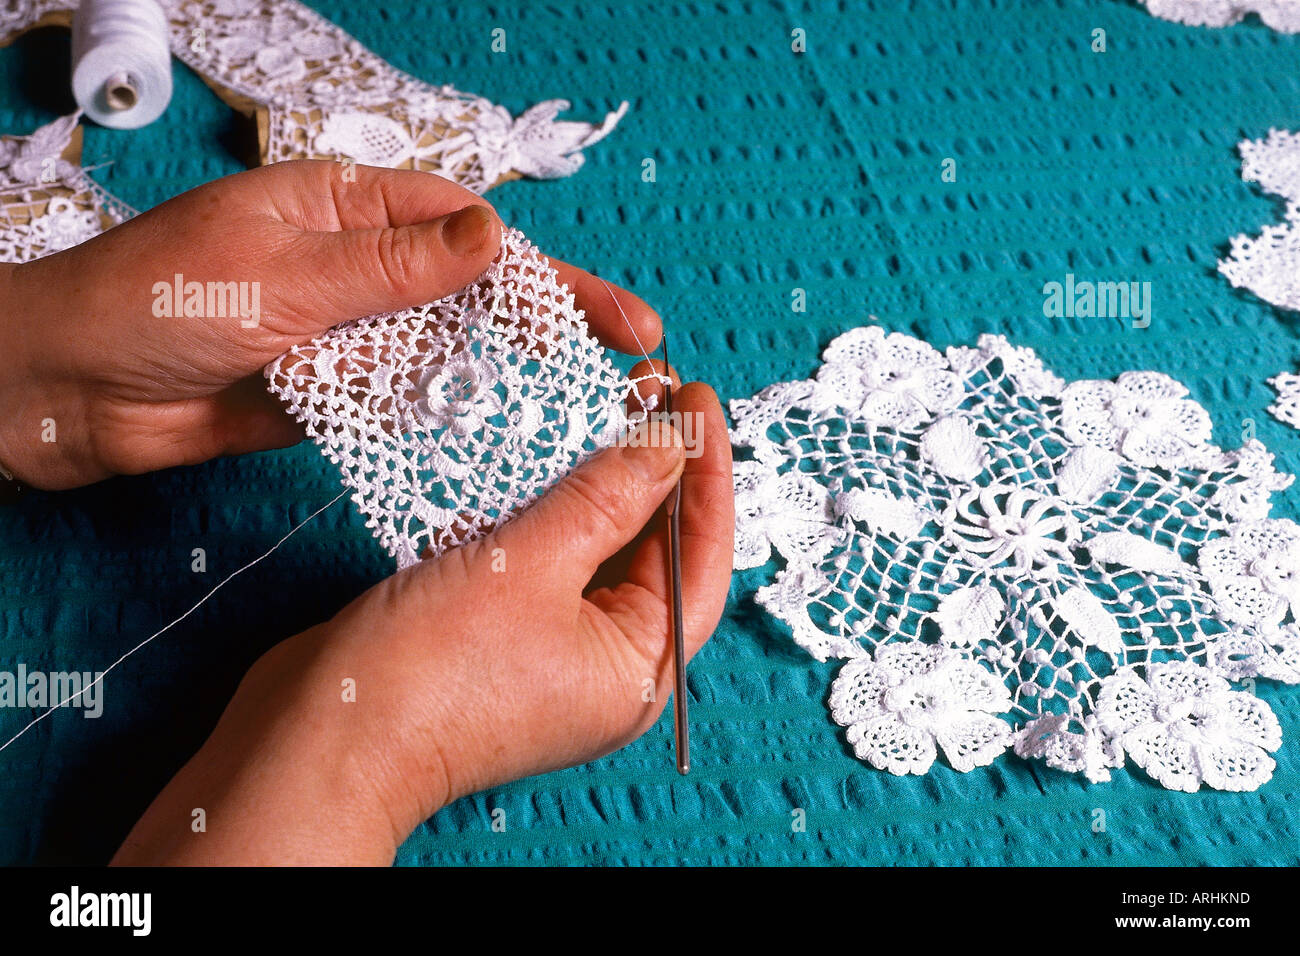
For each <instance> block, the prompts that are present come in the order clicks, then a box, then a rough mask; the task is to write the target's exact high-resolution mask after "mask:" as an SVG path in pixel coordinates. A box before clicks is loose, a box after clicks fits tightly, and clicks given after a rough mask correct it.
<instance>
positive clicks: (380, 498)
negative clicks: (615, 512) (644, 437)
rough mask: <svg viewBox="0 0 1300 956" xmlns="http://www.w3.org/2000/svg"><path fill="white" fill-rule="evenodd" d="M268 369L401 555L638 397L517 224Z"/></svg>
mask: <svg viewBox="0 0 1300 956" xmlns="http://www.w3.org/2000/svg"><path fill="white" fill-rule="evenodd" d="M266 377H267V379H268V381H269V382H270V387H271V391H272V392H274V393H275V394H276V395H277V396H279V397H280V398H281V399H282V400H283V401H284V402H285V403H286V404H287V405H288V406H289V408H290V410H291V411H292V412H293V414H294V415H295V416H296V417H297V418H298V419H299V420H300V421H302V422H303V423H304V424H305V425H306V427H307V431H308V434H309V435H310V436H311V437H312V439H313V440H315V441H316V443H317V444H319V445H320V447H321V449H322V451H323V452H324V453H325V455H326V456H327V457H329V459H330V460H331V461H333V462H334V463H335V464H337V465H338V466H339V468H340V469H341V470H342V472H343V480H344V482H345V483H346V484H347V485H348V486H349V487H351V488H352V489H354V492H355V493H354V494H353V496H352V498H353V501H354V502H356V504H357V507H358V508H359V509H360V510H361V512H362V513H363V514H364V515H365V516H366V519H367V526H368V527H370V528H372V529H373V530H374V532H375V535H376V536H377V537H378V538H379V541H380V543H381V544H382V545H383V546H384V547H385V548H386V549H387V550H388V552H389V553H390V554H392V555H393V557H394V558H396V559H397V563H398V566H399V567H405V566H407V565H409V564H412V563H414V562H415V561H417V560H419V558H420V557H421V556H422V555H423V554H425V553H426V550H427V552H429V553H432V554H440V553H442V552H443V551H445V550H446V549H447V548H451V547H454V546H456V545H459V544H463V543H464V542H466V541H469V540H472V539H474V538H477V537H479V536H480V535H482V534H484V533H486V532H487V531H488V530H490V529H491V528H492V527H494V526H495V525H497V524H499V523H500V522H501V521H503V520H507V519H509V517H511V516H512V515H513V514H515V513H516V512H517V511H518V510H519V509H521V508H523V507H525V506H526V505H527V504H528V503H529V502H531V501H532V500H534V499H535V498H536V497H537V496H538V495H539V494H541V492H542V491H544V490H545V489H546V488H547V487H548V486H549V485H550V484H551V483H552V482H554V481H556V480H557V479H558V478H560V477H562V476H563V475H564V474H566V473H567V472H568V471H569V470H571V469H572V468H573V467H575V466H576V465H577V464H579V463H580V462H581V461H583V460H584V459H586V458H587V457H589V456H590V455H591V454H592V453H593V452H594V451H596V450H597V449H598V448H600V447H603V446H605V445H608V444H611V443H612V442H613V441H614V440H615V439H616V437H617V436H618V435H619V434H620V433H621V432H622V430H623V427H624V426H625V424H627V423H628V422H629V421H636V420H638V419H639V418H640V417H642V413H643V412H644V411H645V410H646V408H647V407H649V403H647V405H645V406H643V405H641V404H640V402H639V398H638V396H639V390H638V389H636V388H635V387H634V386H635V384H636V383H638V382H640V381H642V380H643V379H636V380H629V379H628V378H627V377H625V376H624V375H622V374H621V373H620V372H619V371H618V370H617V369H616V368H615V367H614V365H613V363H612V362H611V361H610V359H609V358H608V357H607V355H606V353H605V352H604V350H603V349H602V348H601V347H600V345H599V344H597V343H596V341H595V340H594V339H593V338H591V336H590V334H589V332H588V331H587V328H586V324H585V322H584V321H583V315H582V312H581V311H580V310H578V309H577V308H576V306H575V305H574V300H573V296H572V294H571V293H570V292H569V290H568V289H567V288H566V287H565V286H564V285H562V284H561V283H560V282H559V280H558V279H557V278H556V275H555V271H554V269H552V268H551V267H550V265H549V263H548V262H547V260H546V259H545V258H544V257H543V256H542V255H541V254H540V253H538V252H537V250H536V249H535V248H534V247H533V246H532V245H531V244H530V243H529V242H528V241H527V240H526V239H524V237H523V236H522V235H521V234H520V233H519V232H517V231H515V230H510V231H508V232H507V234H506V236H505V238H504V241H503V244H502V249H501V252H500V254H499V255H498V257H497V259H496V261H495V262H494V263H493V264H492V266H491V267H490V268H489V269H488V271H487V272H486V273H485V274H484V275H483V276H482V277H481V278H480V279H479V280H478V281H477V282H475V283H473V284H471V285H470V286H468V287H466V288H465V289H463V290H461V291H460V292H457V293H456V294H454V295H451V296H448V297H447V298H445V299H442V300H440V301H439V302H435V303H433V304H431V305H427V306H423V307H421V308H418V309H409V310H406V311H404V312H396V313H389V314H385V315H376V316H371V317H369V318H365V319H360V320H357V321H355V322H349V323H346V324H344V325H341V326H338V327H336V328H334V329H332V330H331V331H329V332H328V333H326V334H325V335H323V336H321V337H320V338H318V339H316V340H315V341H314V342H312V343H311V344H310V345H305V346H300V347H298V348H295V349H293V350H292V351H290V352H288V353H287V354H286V355H284V356H282V357H281V358H280V359H278V360H277V361H275V362H273V363H271V364H270V365H269V366H268V367H267V369H266ZM628 400H630V401H632V402H633V406H632V407H633V414H632V415H631V416H630V418H629V416H628V415H627V414H626V412H625V405H624V403H625V401H628Z"/></svg>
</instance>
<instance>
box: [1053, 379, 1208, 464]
mask: <svg viewBox="0 0 1300 956" xmlns="http://www.w3.org/2000/svg"><path fill="white" fill-rule="evenodd" d="M1061 422H1062V424H1063V425H1064V426H1065V430H1066V433H1067V434H1068V435H1069V436H1070V437H1071V438H1073V439H1074V440H1075V441H1077V442H1086V443H1088V444H1090V445H1095V446H1097V447H1098V448H1105V449H1107V450H1110V451H1118V452H1119V453H1120V454H1122V455H1123V456H1124V457H1125V458H1128V459H1130V460H1132V461H1135V462H1137V463H1138V464H1142V465H1155V466H1163V467H1166V468H1178V467H1180V466H1182V465H1184V464H1186V463H1188V462H1190V461H1194V460H1195V458H1196V455H1197V454H1198V453H1200V452H1202V451H1204V450H1205V448H1206V445H1207V444H1208V442H1209V440H1210V416H1209V414H1208V413H1207V412H1206V411H1205V409H1203V408H1201V406H1200V405H1197V404H1196V403H1195V402H1193V401H1190V400H1189V399H1188V398H1187V389H1186V388H1184V387H1183V386H1182V385H1180V384H1179V383H1178V382H1175V381H1174V380H1173V379H1172V378H1170V377H1169V376H1168V375H1162V374H1161V373H1159V372H1125V373H1124V374H1123V375H1121V376H1120V377H1119V378H1118V379H1116V380H1115V381H1114V382H1074V383H1073V384H1071V385H1069V386H1068V387H1067V388H1066V389H1065V395H1064V409H1063V410H1062V413H1061Z"/></svg>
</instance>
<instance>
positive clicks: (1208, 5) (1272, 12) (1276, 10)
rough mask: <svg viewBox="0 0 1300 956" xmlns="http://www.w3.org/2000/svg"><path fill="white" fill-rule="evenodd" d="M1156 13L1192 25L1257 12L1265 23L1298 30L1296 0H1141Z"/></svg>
mask: <svg viewBox="0 0 1300 956" xmlns="http://www.w3.org/2000/svg"><path fill="white" fill-rule="evenodd" d="M1142 2H1143V3H1144V4H1146V7H1147V9H1148V10H1150V11H1151V13H1153V14H1154V15H1155V16H1157V17H1161V18H1163V19H1165V20H1173V21H1174V22H1175V23H1185V24H1187V25H1188V26H1192V27H1226V26H1230V25H1232V24H1234V23H1240V22H1241V21H1242V20H1243V19H1245V18H1246V17H1247V16H1249V15H1250V14H1252V13H1253V14H1257V15H1258V16H1259V18H1260V20H1262V21H1263V22H1264V24H1265V25H1266V26H1270V27H1272V28H1273V29H1274V30H1279V31H1281V32H1282V33H1300V4H1297V3H1296V0H1142Z"/></svg>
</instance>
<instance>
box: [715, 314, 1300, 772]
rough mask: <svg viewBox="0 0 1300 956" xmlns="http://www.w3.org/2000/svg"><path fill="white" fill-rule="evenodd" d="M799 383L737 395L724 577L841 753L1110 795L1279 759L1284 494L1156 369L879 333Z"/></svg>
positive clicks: (1296, 651) (1287, 537) (1263, 458)
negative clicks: (804, 664) (735, 575)
mask: <svg viewBox="0 0 1300 956" xmlns="http://www.w3.org/2000/svg"><path fill="white" fill-rule="evenodd" d="M823 358H824V364H823V365H822V367H821V369H820V370H819V371H818V373H817V375H816V377H815V378H813V379H809V380H807V381H800V382H785V383H781V384H777V385H773V386H770V387H768V388H766V389H764V390H763V391H761V392H760V393H759V394H758V395H756V396H755V397H754V398H752V399H748V400H738V401H734V402H732V403H731V409H732V415H733V419H734V422H735V427H734V429H733V432H732V437H733V441H734V442H735V443H736V444H737V445H738V446H743V447H745V448H748V449H750V450H751V451H752V453H753V460H752V461H738V462H737V464H736V466H735V484H736V497H737V502H736V505H737V525H738V528H737V538H736V566H737V568H753V567H758V566H761V565H763V564H765V563H766V562H767V561H768V560H769V558H771V557H772V556H773V555H775V556H778V557H779V558H781V559H782V561H783V562H784V565H785V566H784V568H783V569H782V570H780V571H778V572H777V573H776V575H775V577H774V579H773V581H772V583H771V584H769V585H767V586H765V587H763V588H761V589H760V590H759V592H758V594H757V601H758V603H759V604H760V605H762V606H763V607H764V608H766V609H767V610H768V611H769V612H770V613H772V614H773V615H774V616H775V617H777V618H778V619H780V620H782V621H783V622H785V623H786V624H787V625H789V626H790V628H791V629H792V631H793V637H794V640H795V641H796V642H797V643H799V644H800V646H802V647H804V648H805V649H807V650H808V651H809V652H810V653H811V654H813V656H815V657H816V658H817V659H819V660H825V659H827V658H829V657H836V658H841V659H843V660H845V661H846V663H845V664H844V666H843V667H842V668H841V670H840V673H839V676H838V677H837V678H836V680H835V682H834V686H833V688H832V690H831V693H830V708H831V713H832V716H833V718H834V719H835V721H836V722H837V723H839V724H840V725H842V726H844V727H846V728H847V733H848V739H849V742H850V743H851V744H852V746H853V748H854V751H855V753H856V754H857V755H858V756H859V757H860V758H861V759H863V760H865V761H866V762H868V763H870V764H871V765H872V766H875V767H878V768H881V769H884V770H888V771H890V772H891V773H925V772H926V771H927V770H928V769H929V768H930V767H931V766H932V765H933V763H934V761H935V760H936V759H937V757H938V756H939V755H940V754H942V755H943V757H944V758H945V759H946V761H947V762H948V764H949V765H950V766H952V767H953V768H954V769H957V770H961V771H968V770H970V769H972V768H974V767H977V766H984V765H987V764H989V763H991V762H992V761H993V760H995V759H997V758H998V757H999V756H1000V755H1002V754H1003V753H1004V752H1005V751H1007V750H1008V749H1013V750H1014V751H1015V752H1016V753H1017V754H1018V755H1020V756H1021V757H1025V758H1036V759H1041V760H1043V761H1045V762H1046V763H1047V764H1048V765H1049V766H1052V767H1055V768H1058V769H1061V770H1065V771H1069V772H1073V773H1083V774H1085V775H1086V776H1087V777H1088V779H1089V780H1092V781H1104V780H1108V779H1109V778H1110V774H1111V771H1112V770H1114V769H1115V768H1118V767H1121V766H1123V765H1124V763H1125V762H1126V760H1127V759H1131V760H1132V761H1133V762H1134V763H1136V764H1137V765H1138V766H1140V767H1142V768H1143V769H1144V770H1145V771H1146V772H1147V773H1148V774H1149V775H1150V776H1151V777H1152V778H1154V779H1155V780H1157V781H1159V782H1160V783H1161V784H1163V785H1164V786H1166V787H1169V788H1171V789H1176V790H1187V791H1192V790H1196V789H1198V788H1199V787H1200V786H1201V785H1202V784H1204V785H1206V786H1210V787H1215V788H1218V789H1224V790H1253V789H1255V788H1257V787H1258V786H1260V785H1261V784H1262V783H1264V782H1266V781H1267V780H1268V779H1269V777H1270V776H1271V774H1272V771H1273V766H1274V762H1273V759H1272V757H1270V756H1269V754H1270V753H1271V752H1273V751H1275V750H1277V749H1278V747H1279V746H1280V744H1281V733H1280V730H1279V727H1278V723H1277V720H1276V718H1275V717H1274V715H1273V714H1272V712H1271V711H1270V710H1269V708H1268V706H1267V705H1266V704H1265V703H1264V702H1262V701H1260V700H1258V699H1257V698H1255V697H1253V696H1252V695H1251V694H1250V693H1248V692H1246V691H1243V690H1241V689H1237V688H1236V687H1234V686H1233V685H1237V687H1243V686H1244V687H1245V688H1247V689H1250V688H1252V687H1253V682H1254V681H1255V680H1256V679H1260V678H1267V679H1270V680H1278V681H1284V682H1288V683H1295V682H1298V681H1300V632H1298V631H1297V612H1298V611H1300V603H1296V602H1300V526H1298V525H1296V524H1295V523H1293V522H1291V521H1290V520H1286V519H1273V518H1270V517H1269V510H1270V498H1271V496H1272V494H1273V492H1274V491H1277V490H1279V489H1281V488H1285V487H1286V486H1287V485H1289V484H1290V483H1291V481H1292V478H1291V476H1290V475H1284V474H1281V473H1279V472H1278V471H1277V470H1276V469H1275V468H1274V466H1273V456H1272V455H1271V454H1270V453H1269V452H1268V451H1267V449H1265V447H1264V446H1263V445H1262V444H1260V443H1259V442H1257V441H1251V442H1248V443H1247V444H1245V445H1244V446H1242V447H1241V448H1240V449H1238V450H1236V451H1224V450H1222V449H1220V448H1218V447H1216V446H1215V445H1213V444H1212V443H1211V442H1210V421H1209V416H1208V415H1207V414H1206V412H1205V410H1204V409H1203V408H1201V406H1200V405H1198V404H1197V403H1196V402H1194V401H1193V400H1192V399H1190V398H1189V397H1188V394H1187V390H1186V389H1185V388H1184V387H1183V386H1182V385H1180V384H1179V383H1178V382H1176V381H1174V380H1173V379H1171V378H1169V377H1168V376H1166V375H1162V374H1160V373H1158V372H1126V373H1124V374H1123V375H1120V376H1119V377H1118V378H1117V379H1116V380H1115V381H1079V382H1071V383H1066V382H1064V381H1063V380H1062V379H1060V378H1058V377H1057V376H1056V375H1054V374H1052V373H1051V372H1050V371H1049V370H1048V369H1046V368H1045V367H1044V366H1043V364H1042V362H1041V361H1040V360H1039V359H1038V357H1037V356H1036V355H1035V354H1034V352H1033V351H1032V350H1030V349H1027V348H1017V347H1014V346H1012V345H1011V344H1009V343H1008V342H1007V341H1006V340H1005V339H1003V338H1001V337H997V336H987V335H986V336H982V337H981V338H980V340H979V342H978V345H977V346H976V347H974V348H950V349H948V350H947V352H946V353H940V352H939V351H937V350H936V349H934V348H932V347H931V346H929V345H928V344H926V343H925V342H922V341H919V340H917V339H914V338H911V337H909V336H906V335H902V334H900V333H886V332H885V331H884V330H883V329H881V328H879V327H874V326H873V327H867V328H860V329H855V330H853V331H851V332H848V333H846V334H844V335H841V336H840V337H839V338H837V339H835V340H834V341H833V342H832V343H831V344H830V346H829V348H827V350H826V352H825V353H824V356H823Z"/></svg>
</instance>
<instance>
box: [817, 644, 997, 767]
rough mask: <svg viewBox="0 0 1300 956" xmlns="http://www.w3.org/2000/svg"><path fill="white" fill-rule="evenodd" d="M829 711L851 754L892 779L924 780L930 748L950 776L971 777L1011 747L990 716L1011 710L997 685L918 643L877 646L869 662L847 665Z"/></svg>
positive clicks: (974, 667)
mask: <svg viewBox="0 0 1300 956" xmlns="http://www.w3.org/2000/svg"><path fill="white" fill-rule="evenodd" d="M830 706H831V715H832V716H833V717H834V718H835V722H836V723H838V724H841V725H842V726H844V727H847V728H848V741H849V743H850V744H852V745H853V750H854V752H855V753H856V754H857V755H858V756H859V757H860V758H861V759H863V760H865V761H867V762H868V763H869V764H871V765H872V766H873V767H876V768H878V769H880V770H888V771H889V772H890V773H892V774H897V775H902V774H906V773H915V774H921V773H925V772H926V771H928V770H929V769H930V766H931V765H932V764H933V763H934V759H935V756H936V747H937V748H939V749H942V750H943V754H944V756H945V757H946V758H947V760H948V763H949V764H951V765H952V767H953V769H955V770H961V771H963V772H964V771H968V770H973V769H974V768H975V767H983V766H987V765H988V764H990V763H992V762H993V761H994V760H995V759H997V757H998V756H999V755H1001V753H1002V752H1003V751H1004V750H1006V749H1007V747H1008V746H1009V745H1010V743H1011V728H1010V727H1009V726H1008V725H1007V724H1006V723H1005V722H1004V721H1002V720H1000V719H999V718H998V717H996V716H994V715H995V714H1000V713H1003V712H1004V711H1006V710H1009V709H1010V707H1011V698H1010V697H1009V696H1007V690H1006V688H1005V687H1004V686H1003V685H1002V682H1001V681H999V680H998V679H997V678H996V677H994V676H993V675H992V674H990V673H989V672H988V671H986V670H985V669H984V668H982V667H980V666H979V665H978V664H976V663H974V662H973V661H970V660H968V659H966V658H963V657H961V656H959V655H956V654H952V653H949V652H946V651H945V650H944V649H943V648H940V647H935V646H934V645H930V644H922V643H920V642H918V641H903V642H899V643H894V644H881V645H880V646H879V647H877V648H876V653H875V655H874V659H873V658H870V657H860V658H856V659H854V660H851V661H850V662H849V663H847V664H845V665H844V667H843V668H842V669H841V670H840V674H839V677H837V678H836V679H835V684H834V687H833V688H832V690H831V698H830Z"/></svg>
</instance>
